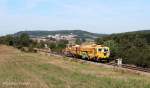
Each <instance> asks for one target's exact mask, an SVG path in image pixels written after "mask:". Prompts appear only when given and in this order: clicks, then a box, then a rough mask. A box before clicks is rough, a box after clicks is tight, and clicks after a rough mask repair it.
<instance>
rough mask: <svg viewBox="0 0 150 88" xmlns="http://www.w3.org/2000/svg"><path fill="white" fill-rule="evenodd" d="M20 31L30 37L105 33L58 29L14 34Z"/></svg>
mask: <svg viewBox="0 0 150 88" xmlns="http://www.w3.org/2000/svg"><path fill="white" fill-rule="evenodd" d="M22 33H26V34H28V35H30V36H31V37H46V36H48V35H56V34H61V35H69V34H73V35H77V38H90V39H94V38H98V37H102V36H104V35H105V34H98V33H91V32H87V31H83V30H58V31H20V32H18V33H16V34H15V35H20V34H22Z"/></svg>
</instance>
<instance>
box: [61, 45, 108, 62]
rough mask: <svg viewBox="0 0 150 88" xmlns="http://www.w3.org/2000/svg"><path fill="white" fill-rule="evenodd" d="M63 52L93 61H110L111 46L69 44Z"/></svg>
mask: <svg viewBox="0 0 150 88" xmlns="http://www.w3.org/2000/svg"><path fill="white" fill-rule="evenodd" d="M63 52H64V54H65V55H67V56H72V57H76V58H81V59H86V60H92V61H103V60H106V61H109V57H110V49H109V47H107V46H103V45H97V44H90V45H73V46H68V47H66V49H65V50H64V51H63Z"/></svg>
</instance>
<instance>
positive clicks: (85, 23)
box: [0, 0, 150, 35]
mask: <svg viewBox="0 0 150 88" xmlns="http://www.w3.org/2000/svg"><path fill="white" fill-rule="evenodd" d="M76 29H77V30H86V31H89V32H94V33H106V34H110V33H120V32H127V31H136V30H146V29H150V0H0V35H6V34H10V33H11V34H12V33H15V32H18V31H24V30H76Z"/></svg>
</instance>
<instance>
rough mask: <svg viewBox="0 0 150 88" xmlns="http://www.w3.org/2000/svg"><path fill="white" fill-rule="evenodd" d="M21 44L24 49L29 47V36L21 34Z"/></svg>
mask: <svg viewBox="0 0 150 88" xmlns="http://www.w3.org/2000/svg"><path fill="white" fill-rule="evenodd" d="M19 42H20V45H21V46H23V47H28V46H29V45H30V37H29V35H28V34H25V33H23V34H21V35H20V36H19Z"/></svg>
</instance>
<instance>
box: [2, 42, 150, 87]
mask: <svg viewBox="0 0 150 88" xmlns="http://www.w3.org/2000/svg"><path fill="white" fill-rule="evenodd" d="M3 87H4V88H150V77H148V76H142V75H138V74H134V73H128V72H124V71H115V70H113V69H109V68H105V67H99V66H95V65H91V64H81V63H78V62H74V61H70V60H68V59H67V58H62V59H61V58H58V57H54V56H50V57H48V56H43V55H39V54H34V53H23V52H20V51H19V50H17V49H14V48H12V47H7V46H2V45H1V46H0V88H3Z"/></svg>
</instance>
